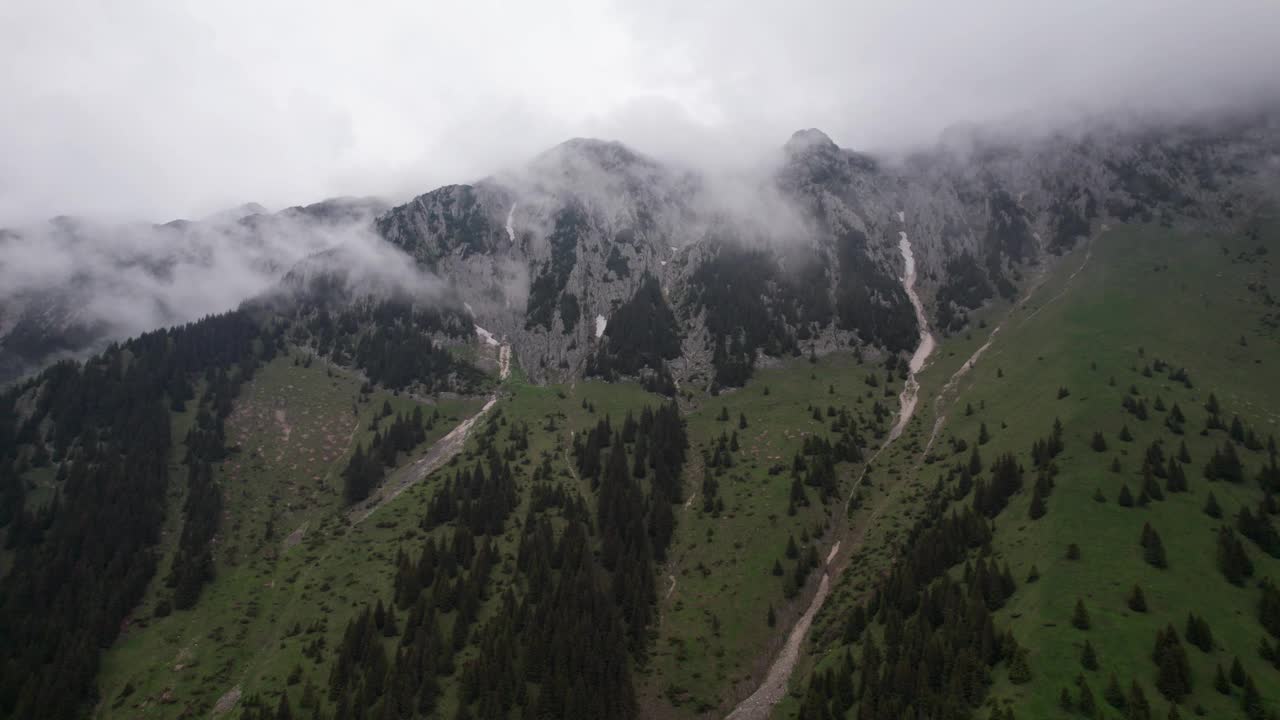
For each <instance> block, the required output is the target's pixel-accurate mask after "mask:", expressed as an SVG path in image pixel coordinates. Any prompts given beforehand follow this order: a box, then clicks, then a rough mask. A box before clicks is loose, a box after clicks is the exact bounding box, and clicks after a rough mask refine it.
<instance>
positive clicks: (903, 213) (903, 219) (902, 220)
mask: <svg viewBox="0 0 1280 720" xmlns="http://www.w3.org/2000/svg"><path fill="white" fill-rule="evenodd" d="M906 221H907V211H906V210H899V211H898V222H900V223H905V222H906Z"/></svg>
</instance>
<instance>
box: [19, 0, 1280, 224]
mask: <svg viewBox="0 0 1280 720" xmlns="http://www.w3.org/2000/svg"><path fill="white" fill-rule="evenodd" d="M1278 61H1280V2H1277V0H1219V1H1218V2H1205V1H1204V0H1129V1H1123V0H1122V1H1120V2H1103V1H1101V0H1075V1H1074V2H1068V3H1047V2H1027V1H1026V0H1021V1H1019V2H1012V1H1008V2H1006V1H1001V0H972V1H970V2H962V3H961V2H932V3H925V2H912V1H899V2H879V1H877V2H863V1H861V0H856V1H855V0H851V1H847V2H816V1H796V0H790V1H787V2H744V1H743V0H734V1H730V0H710V1H706V0H700V1H698V2H690V1H689V0H644V1H643V2H630V3H621V2H617V3H614V2H588V1H586V0H555V1H554V2H550V1H548V2H536V3H521V2H510V1H509V0H508V1H505V2H499V1H493V0H466V1H465V2H462V1H459V0H454V1H453V2H448V3H442V2H423V1H421V0H403V1H399V0H371V1H368V2H362V3H351V2H328V1H326V0H308V1H307V2H247V1H242V0H217V1H214V0H209V1H207V2H202V3H195V2H181V1H180V0H115V1H112V2H106V1H104V0H50V1H49V2H22V1H15V2H6V3H2V4H0V98H3V100H2V101H0V102H2V105H0V225H5V224H13V223H24V222H29V221H32V220H35V219H39V218H44V217H47V216H50V215H54V214H58V213H74V214H89V215H95V216H99V217H104V218H108V219H122V218H147V219H151V220H158V221H163V220H167V219H170V218H174V217H198V216H201V215H203V214H205V213H209V212H212V211H214V210H217V209H219V208H223V207H227V206H231V205H236V204H239V203H242V202H248V201H256V202H261V203H263V204H265V205H267V206H268V207H271V208H273V209H274V208H279V207H282V206H285V205H290V204H300V203H305V202H311V201H315V200H319V199H321V198H324V197H327V196H332V195H339V194H377V195H383V196H387V197H390V198H393V199H400V198H404V197H407V196H409V195H412V194H414V193H417V192H422V191H425V190H428V189H430V188H432V187H434V186H436V185H439V184H443V183H446V182H459V181H467V180H470V179H474V178H476V177H478V176H481V175H484V174H488V173H489V172H492V171H495V170H498V169H500V168H502V167H504V166H509V165H512V164H517V163H521V162H523V161H524V160H525V159H527V158H528V157H530V156H532V155H534V154H536V153H537V152H539V151H540V150H543V149H545V148H546V147H548V146H550V145H552V144H555V143H557V142H559V141H561V140H563V139H566V138H568V137H571V136H576V135H592V136H600V137H607V138H612V139H618V140H622V141H623V142H626V143H628V144H631V145H633V146H634V147H636V148H638V149H640V150H642V151H646V152H650V153H653V154H656V155H659V156H673V157H681V158H684V159H685V160H686V161H688V162H689V163H691V164H706V163H716V162H720V163H724V162H742V161H747V160H749V159H750V158H752V157H754V156H758V154H759V153H761V152H763V151H765V150H766V149H771V148H775V147H777V146H779V145H781V144H782V143H783V142H784V141H785V139H786V138H787V136H788V135H789V134H790V133H791V132H792V131H793V130H795V129H798V128H801V127H811V126H816V127H820V128H822V129H824V130H826V131H827V132H828V133H829V134H830V135H832V137H833V138H835V139H836V141H837V142H839V143H840V144H842V145H846V146H850V147H858V148H863V149H892V148H900V147H903V146H907V145H911V144H917V143H925V142H930V141H932V140H933V139H934V138H936V136H937V134H938V132H939V131H940V130H941V129H942V128H944V127H946V126H947V125H950V124H953V123H957V122H979V123H982V122H991V121H1008V120H1009V119H1010V118H1016V119H1017V120H1018V121H1019V122H1022V123H1025V124H1030V125H1032V126H1034V127H1052V126H1054V125H1058V124H1062V123H1066V122H1069V121H1070V120H1071V119H1073V118H1076V117H1078V116H1080V115H1082V114H1090V113H1097V112H1110V111H1114V110H1125V111H1134V110H1137V111H1144V112H1187V111H1201V110H1206V109H1214V108H1219V107H1223V106H1230V105H1237V104H1240V103H1243V102H1249V101H1254V100H1258V99H1261V98H1264V97H1268V96H1270V97H1275V93H1276V92H1277V89H1278V88H1280V80H1278V79H1277V78H1280V73H1278V72H1277V67H1280V62H1278Z"/></svg>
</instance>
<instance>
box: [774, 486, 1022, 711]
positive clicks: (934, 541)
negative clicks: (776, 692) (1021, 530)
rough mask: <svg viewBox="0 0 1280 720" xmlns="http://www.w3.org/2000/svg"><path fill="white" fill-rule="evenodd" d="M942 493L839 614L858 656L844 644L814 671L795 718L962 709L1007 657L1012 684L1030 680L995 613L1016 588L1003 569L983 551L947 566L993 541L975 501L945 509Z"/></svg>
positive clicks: (982, 692) (939, 490)
mask: <svg viewBox="0 0 1280 720" xmlns="http://www.w3.org/2000/svg"><path fill="white" fill-rule="evenodd" d="M947 496H948V494H947V493H945V492H944V491H943V487H942V485H941V484H939V485H938V486H937V487H936V488H935V490H934V491H933V493H932V500H930V502H929V504H928V511H927V512H926V514H925V516H924V517H923V518H922V519H921V520H920V521H918V522H917V523H916V525H915V526H914V527H913V528H912V530H911V533H910V535H909V538H908V540H907V542H906V544H905V546H904V547H905V548H906V551H905V554H904V555H903V556H902V557H901V559H900V561H899V562H897V563H895V565H894V567H893V568H892V569H891V570H890V571H889V574H888V575H887V576H886V577H884V578H882V579H881V581H880V582H879V583H878V585H877V586H876V588H875V590H874V591H873V593H872V595H871V598H870V600H868V601H867V602H866V603H865V604H864V605H859V606H857V607H855V608H854V610H853V611H852V612H851V613H850V614H849V616H848V617H847V618H846V619H845V624H844V629H843V634H842V639H843V641H844V642H845V643H861V647H862V652H861V655H860V657H859V662H855V659H854V657H853V655H852V654H851V653H849V652H848V651H846V654H845V657H844V658H842V660H841V662H840V663H839V664H837V665H836V666H835V667H833V668H830V669H828V670H825V671H822V672H816V673H815V674H814V675H813V676H812V678H811V681H810V684H809V687H808V688H807V691H806V693H805V696H804V700H803V702H802V703H801V709H800V714H799V717H801V718H804V719H805V720H809V719H826V718H837V717H845V716H846V714H847V713H848V712H849V710H851V709H854V710H855V712H856V715H855V716H856V717H858V718H885V719H886V720H887V719H889V718H901V717H946V718H968V717H972V713H973V712H974V710H976V709H977V708H978V707H980V706H981V705H982V702H983V700H984V698H985V697H986V693H987V688H988V686H989V683H990V679H989V675H990V672H991V669H992V668H993V667H995V666H996V665H998V664H1000V663H1001V662H1007V663H1008V664H1009V673H1010V680H1011V681H1013V682H1015V683H1020V682H1027V681H1029V680H1030V679H1031V669H1030V666H1029V665H1028V664H1027V658H1026V654H1025V650H1024V649H1022V648H1021V647H1020V646H1019V645H1018V643H1017V641H1016V640H1015V639H1014V637H1013V636H1012V634H1010V633H1008V632H1000V631H999V630H998V629H997V627H996V625H995V622H994V620H993V617H992V613H993V612H994V611H995V610H997V609H999V608H1000V607H1002V606H1003V605H1004V603H1005V602H1006V600H1007V599H1008V597H1009V596H1010V595H1011V594H1012V593H1013V592H1014V589H1015V585H1014V581H1013V578H1012V576H1011V574H1010V573H1009V569H1008V568H1007V567H1003V568H997V566H996V565H995V563H994V562H990V561H988V560H987V559H986V558H985V557H980V558H979V559H978V560H977V562H976V563H974V562H970V563H966V566H965V570H964V573H963V576H962V579H960V580H955V579H953V578H952V576H951V575H950V574H949V573H948V572H947V571H948V569H949V568H951V567H953V566H954V565H955V564H957V563H959V562H961V561H962V560H964V559H965V557H966V556H967V555H968V553H969V552H970V551H973V550H978V549H980V548H983V547H984V546H986V545H987V544H988V543H989V542H990V540H991V528H990V526H989V525H988V523H987V521H986V520H985V519H984V518H983V517H982V516H981V515H979V514H978V513H977V512H975V511H974V510H973V509H972V508H969V507H966V508H964V510H963V511H960V512H952V513H950V514H949V515H944V514H943V512H944V508H945V507H946V504H947V500H948V497H947ZM872 623H879V624H880V625H881V632H880V633H879V638H880V639H879V640H877V639H876V636H873V635H872V634H870V633H868V632H867V629H868V628H869V627H870V625H871V624H872ZM855 678H856V682H855Z"/></svg>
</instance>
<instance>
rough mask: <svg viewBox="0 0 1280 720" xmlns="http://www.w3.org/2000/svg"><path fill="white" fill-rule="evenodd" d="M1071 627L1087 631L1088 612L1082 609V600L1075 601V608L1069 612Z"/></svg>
mask: <svg viewBox="0 0 1280 720" xmlns="http://www.w3.org/2000/svg"><path fill="white" fill-rule="evenodd" d="M1071 626H1072V627H1074V628H1075V629H1077V630H1088V629H1089V611H1088V610H1086V609H1085V607H1084V600H1081V599H1077V600H1076V607H1075V609H1074V610H1073V611H1072V612H1071Z"/></svg>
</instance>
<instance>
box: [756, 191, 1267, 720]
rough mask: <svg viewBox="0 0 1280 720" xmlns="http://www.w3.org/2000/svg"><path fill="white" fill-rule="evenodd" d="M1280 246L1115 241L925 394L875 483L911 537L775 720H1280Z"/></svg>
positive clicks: (851, 592) (1136, 236)
mask: <svg viewBox="0 0 1280 720" xmlns="http://www.w3.org/2000/svg"><path fill="white" fill-rule="evenodd" d="M1278 230H1280V225H1278V224H1277V222H1276V218H1275V216H1274V215H1265V216H1262V217H1259V218H1258V219H1256V220H1255V221H1251V222H1249V223H1248V224H1246V225H1245V226H1243V227H1241V228H1240V229H1239V230H1238V231H1237V232H1233V233H1228V234H1219V235H1209V236H1206V235H1204V234H1200V233H1195V232H1187V231H1171V230H1168V229H1164V228H1161V227H1159V226H1153V225H1145V226H1128V225H1125V226H1116V227H1113V228H1112V229H1110V230H1108V231H1107V232H1105V233H1103V234H1102V235H1100V236H1099V237H1098V238H1096V239H1095V240H1094V241H1093V242H1092V243H1091V244H1090V246H1089V247H1088V248H1086V249H1085V250H1083V251H1078V252H1077V253H1076V254H1075V255H1074V256H1072V257H1070V258H1068V262H1067V264H1066V265H1065V266H1064V267H1063V268H1062V269H1061V270H1060V271H1059V272H1057V273H1055V275H1054V276H1053V277H1051V278H1050V279H1049V280H1048V281H1047V282H1046V283H1045V284H1044V285H1042V286H1041V287H1039V288H1038V289H1037V290H1036V291H1035V293H1033V294H1032V295H1030V296H1029V298H1028V299H1027V301H1026V302H1025V303H1024V304H1022V305H1020V306H1018V307H1016V308H1014V310H1013V311H1012V312H1011V313H1010V314H1009V315H1008V316H1007V319H1005V320H1003V322H1002V324H1001V325H999V328H1000V331H999V333H998V334H995V333H991V335H990V344H989V346H984V347H985V350H984V351H983V352H982V353H981V354H980V355H979V356H978V358H977V360H976V362H974V363H973V364H972V365H966V366H965V367H971V370H968V371H967V372H964V373H963V374H953V373H954V362H953V363H951V364H949V365H948V366H946V367H939V368H938V372H934V373H931V374H930V373H926V376H927V380H926V388H927V390H926V392H927V393H931V394H932V396H933V397H934V398H935V403H934V404H933V406H932V407H933V412H932V415H931V416H926V417H924V418H923V420H924V422H921V423H919V424H917V425H915V429H914V430H912V431H909V433H908V435H907V436H905V437H904V440H905V441H906V444H905V446H904V447H903V448H901V449H899V450H898V451H897V452H894V453H892V454H890V455H889V456H888V457H887V459H886V460H884V461H880V462H877V463H876V470H875V471H874V472H875V473H876V475H878V476H879V477H885V474H886V473H887V474H888V476H889V477H895V476H896V477H898V478H900V479H899V480H897V481H895V482H898V483H901V484H903V486H904V487H909V486H915V488H917V489H916V490H915V491H914V492H911V493H909V494H905V495H904V497H903V499H901V500H899V501H897V502H895V503H890V504H888V505H885V506H884V507H885V509H884V510H883V512H882V513H881V515H880V522H884V521H885V519H886V517H892V516H894V514H896V513H905V514H904V516H903V517H904V519H903V521H901V522H900V524H899V527H900V528H902V529H904V530H905V529H907V528H912V529H911V531H910V533H909V534H907V535H902V534H896V535H885V536H883V537H880V538H870V539H868V540H867V541H864V543H863V544H861V545H858V546H857V554H856V555H854V556H853V557H851V558H850V559H849V568H850V569H849V570H847V571H845V573H844V574H843V576H842V577H841V579H840V582H839V583H838V585H837V589H836V591H835V592H834V594H833V598H834V600H833V601H831V602H829V603H827V605H826V606H825V607H824V609H823V611H822V613H821V615H820V616H819V618H818V620H817V622H816V623H815V628H816V630H815V632H814V636H813V637H814V640H813V642H814V644H813V646H812V647H811V650H812V652H813V654H812V655H810V656H809V657H808V659H806V660H805V662H804V665H805V671H804V673H803V678H802V679H797V681H796V682H794V683H793V685H792V688H793V693H794V695H793V696H792V697H791V698H789V699H787V700H786V701H785V702H784V703H783V705H782V706H781V708H780V711H779V713H778V715H779V716H782V717H803V718H820V717H845V716H849V717H852V716H854V713H857V715H856V716H857V717H899V716H901V715H902V714H903V713H910V712H912V711H913V709H914V710H922V711H924V712H926V713H929V714H933V713H937V712H944V711H943V710H942V709H943V708H946V710H945V712H946V713H949V714H950V715H951V716H956V717H967V716H977V717H986V716H990V717H997V716H999V717H1008V716H1009V713H1013V714H1014V715H1016V716H1018V717H1022V716H1031V717H1057V716H1061V717H1072V716H1080V717H1121V716H1125V717H1135V716H1136V717H1163V716H1165V715H1166V714H1168V715H1169V716H1170V717H1172V716H1174V714H1178V713H1180V714H1181V715H1182V716H1191V715H1206V714H1207V716H1209V717H1249V718H1259V717H1268V716H1271V715H1273V714H1274V713H1275V712H1277V709H1278V708H1280V695H1277V694H1276V692H1275V689H1276V688H1277V687H1280V683H1277V677H1280V675H1277V672H1280V668H1278V667H1277V664H1276V655H1275V653H1274V651H1273V650H1271V649H1270V648H1272V647H1273V646H1274V644H1275V642H1276V637H1274V629H1269V628H1272V626H1273V625H1274V618H1273V617H1272V616H1273V615H1274V611H1273V610H1272V609H1270V608H1271V607H1272V605H1273V603H1274V590H1273V589H1271V588H1272V587H1273V586H1271V585H1270V584H1269V583H1270V582H1272V581H1274V578H1276V577H1277V576H1278V573H1280V564H1277V562H1278V561H1277V560H1276V545H1275V541H1274V537H1275V536H1274V530H1273V529H1272V527H1273V525H1274V515H1275V512H1276V507H1275V501H1274V493H1275V492H1276V490H1277V488H1276V486H1275V483H1274V477H1273V476H1274V474H1275V471H1274V469H1273V468H1274V465H1275V457H1274V452H1272V451H1271V450H1270V449H1269V448H1270V447H1271V440H1269V438H1270V437H1272V436H1273V435H1274V434H1275V432H1276V423H1277V422H1278V421H1280V417H1278V416H1277V415H1276V414H1275V411H1274V408H1275V407H1276V406H1277V402H1280V398H1275V397H1271V393H1272V392H1273V390H1274V389H1275V388H1277V387H1280V379H1278V378H1276V377H1274V375H1275V372H1276V370H1275V367H1274V364H1275V360H1276V358H1277V357H1280V353H1278V352H1277V351H1278V350H1280V335H1278V334H1277V332H1276V326H1275V323H1274V317H1273V316H1274V303H1273V300H1272V299H1271V298H1272V297H1273V296H1274V293H1275V291H1276V286H1275V279H1274V274H1273V273H1272V272H1271V263H1272V261H1271V260H1270V258H1271V257H1272V256H1273V254H1274V252H1275V251H1276V248H1277V243H1278V242H1280V234H1277V231H1278ZM998 321H999V320H998V319H997V318H993V319H992V320H991V322H993V323H994V322H998ZM975 335H976V336H978V337H976V338H975V340H973V341H970V344H969V345H967V346H966V345H958V346H957V347H956V348H955V353H956V357H957V358H967V357H971V356H972V355H971V353H973V345H972V343H976V342H979V341H982V340H983V339H984V337H986V334H979V333H975ZM942 347H943V350H944V351H948V350H949V348H950V345H949V344H945V343H944V345H943V346H942ZM949 378H954V380H951V381H948V379H949ZM930 420H933V421H936V424H933V423H931V422H929V421H930ZM1006 458H1007V459H1006ZM1237 463H1238V464H1237ZM912 496H914V498H913V497H912ZM858 512H861V510H859V511H858ZM975 516H976V518H977V519H976V520H975V519H974V518H975ZM854 517H857V513H855V516H854ZM908 518H909V519H908ZM975 523H976V524H975ZM988 523H989V524H988ZM885 556H892V557H895V558H897V559H896V560H895V561H894V563H893V565H892V566H891V567H892V568H893V569H892V570H891V571H890V572H889V573H888V574H887V575H886V574H883V570H882V568H884V567H885V565H884V560H883V558H884V557H885ZM1269 598H1270V599H1269ZM1202 621H1203V622H1202ZM1169 628H1172V633H1170V632H1169ZM1161 637H1163V638H1164V640H1163V641H1162V640H1161ZM992 641H994V642H992ZM1153 648H1154V649H1153ZM1237 666H1238V667H1239V669H1238V670H1233V668H1236V667H1237ZM1219 668H1220V669H1221V671H1222V672H1223V673H1225V677H1226V679H1225V680H1224V681H1223V682H1225V683H1226V684H1225V685H1222V684H1219V683H1218V681H1217V680H1216V677H1217V675H1218V674H1219ZM1232 678H1234V679H1232ZM1113 686H1115V687H1116V688H1117V689H1116V690H1115V691H1113V690H1111V688H1112V687H1113ZM1171 705H1176V706H1177V708H1171V707H1170V706H1171ZM1148 706H1149V707H1150V710H1146V709H1143V708H1145V707H1148ZM845 708H848V710H846V709H845ZM1125 713H1128V714H1127V715H1126V714H1125Z"/></svg>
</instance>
